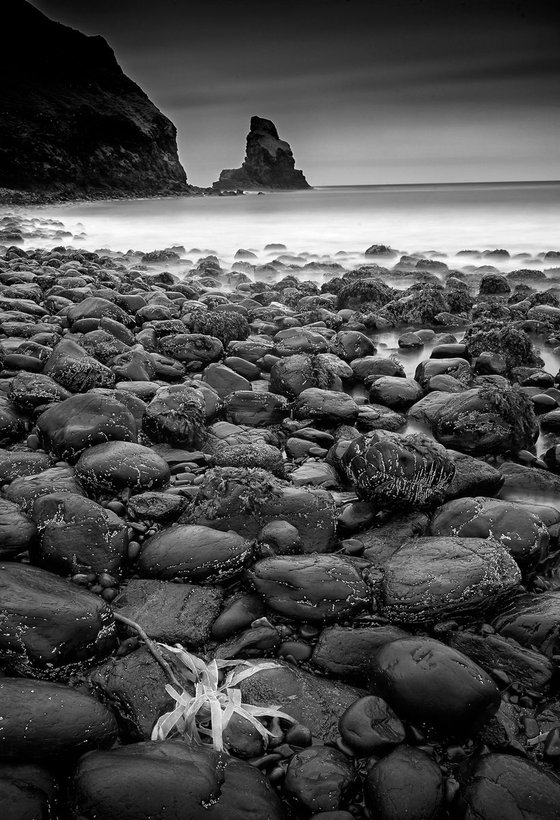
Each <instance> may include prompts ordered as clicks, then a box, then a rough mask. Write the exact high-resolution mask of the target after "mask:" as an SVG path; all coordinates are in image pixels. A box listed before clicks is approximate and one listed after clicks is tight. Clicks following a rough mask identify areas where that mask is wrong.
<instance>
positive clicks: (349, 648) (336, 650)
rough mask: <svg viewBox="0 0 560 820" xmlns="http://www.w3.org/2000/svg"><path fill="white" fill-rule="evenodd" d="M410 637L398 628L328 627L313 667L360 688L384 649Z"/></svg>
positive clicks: (315, 652) (318, 644)
mask: <svg viewBox="0 0 560 820" xmlns="http://www.w3.org/2000/svg"><path fill="white" fill-rule="evenodd" d="M408 637H410V636H409V635H408V633H407V632H405V631H404V630H403V629H400V627H398V626H364V627H348V626H338V625H336V624H335V625H334V626H327V627H325V628H324V629H323V630H322V632H321V634H320V635H319V638H318V640H317V643H316V644H315V647H314V649H313V655H312V656H311V663H312V665H313V666H316V667H317V668H318V669H320V670H321V672H323V673H325V674H326V675H332V676H334V677H337V678H342V679H343V680H346V681H347V680H349V681H352V682H354V683H357V684H358V683H361V682H362V681H363V680H364V679H365V677H366V676H367V674H368V672H369V667H370V664H371V659H372V657H373V655H375V653H376V652H377V650H378V649H380V647H382V646H384V645H385V644H386V643H391V641H396V640H398V639H400V638H408Z"/></svg>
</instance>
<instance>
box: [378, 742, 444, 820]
mask: <svg viewBox="0 0 560 820" xmlns="http://www.w3.org/2000/svg"><path fill="white" fill-rule="evenodd" d="M364 794H365V801H366V806H367V807H368V809H369V810H370V812H371V813H372V814H373V816H374V817H376V818H379V820H401V818H404V817H410V818H411V819H412V818H414V820H435V818H438V817H440V815H441V814H442V812H443V808H444V784H443V776H442V774H441V770H440V768H439V766H438V765H437V764H436V763H435V762H434V761H433V760H432V758H431V757H429V755H427V754H426V752H423V751H422V750H421V749H415V748H414V747H412V746H401V747H400V748H399V749H396V750H395V751H394V752H391V753H390V754H388V755H387V757H384V758H383V759H382V760H379V761H378V762H377V763H376V764H375V765H374V766H372V767H371V768H370V769H369V771H368V773H367V775H366V780H365V783H364Z"/></svg>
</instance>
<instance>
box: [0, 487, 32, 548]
mask: <svg viewBox="0 0 560 820" xmlns="http://www.w3.org/2000/svg"><path fill="white" fill-rule="evenodd" d="M36 535H37V529H36V527H35V524H34V523H33V521H31V520H30V519H29V518H28V517H27V515H24V513H22V511H21V510H20V508H19V507H18V505H17V504H14V503H13V502H12V501H6V500H5V499H3V498H0V560H6V559H8V560H9V559H10V558H15V556H16V555H18V554H19V553H20V552H25V550H27V549H28V548H29V547H30V545H31V544H32V543H33V541H34V540H35V538H36Z"/></svg>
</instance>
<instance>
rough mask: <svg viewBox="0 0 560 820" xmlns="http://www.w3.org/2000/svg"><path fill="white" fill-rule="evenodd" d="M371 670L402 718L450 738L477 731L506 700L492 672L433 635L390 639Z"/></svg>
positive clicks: (387, 699) (383, 695)
mask: <svg viewBox="0 0 560 820" xmlns="http://www.w3.org/2000/svg"><path fill="white" fill-rule="evenodd" d="M371 675H372V681H373V684H374V686H375V688H376V690H377V692H378V693H379V695H380V696H381V697H382V698H383V699H384V700H386V701H387V702H388V703H389V705H390V706H391V707H392V708H393V709H394V710H395V712H396V713H397V715H398V716H399V717H400V718H401V720H407V721H410V722H411V723H413V724H414V725H415V726H418V727H419V728H421V729H424V730H428V731H433V732H434V733H435V734H436V735H437V736H438V737H442V738H446V739H451V740H462V739H464V738H466V737H472V736H473V735H474V734H475V733H476V732H477V731H478V730H479V729H480V728H481V727H482V726H483V725H484V724H485V723H486V722H487V721H488V720H489V719H490V718H491V717H492V715H494V714H495V712H496V711H497V710H498V707H499V705H500V693H499V691H498V689H497V687H496V685H495V683H494V682H493V681H492V679H491V678H490V677H489V676H488V675H487V674H486V672H484V671H483V670H482V669H481V668H480V666H477V664H475V663H474V662H473V661H471V660H470V659H469V658H467V657H466V656H465V655H463V654H462V653H460V652H457V651H456V650H455V649H451V648H450V647H448V646H446V645H445V644H443V643H440V642H439V641H436V640H434V639H433V638H422V637H418V638H405V639H402V640H397V641H392V642H391V643H388V644H385V646H382V647H381V649H380V650H379V651H378V652H377V654H376V655H375V657H374V658H373V660H372V663H371Z"/></svg>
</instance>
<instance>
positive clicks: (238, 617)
mask: <svg viewBox="0 0 560 820" xmlns="http://www.w3.org/2000/svg"><path fill="white" fill-rule="evenodd" d="M264 611H265V610H264V604H263V602H262V600H261V599H260V598H259V597H258V596H257V595H249V594H248V593H241V594H240V595H238V596H236V597H235V598H232V599H230V600H229V601H228V602H227V603H226V605H225V607H224V609H223V611H222V612H221V613H220V615H218V617H217V618H216V620H215V621H214V623H213V625H212V637H213V638H215V640H217V641H223V640H225V638H229V637H231V635H234V634H235V633H236V632H239V631H241V630H242V629H246V628H247V627H249V626H251V624H252V623H253V621H256V620H257V618H261V617H262V616H263V615H264Z"/></svg>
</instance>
